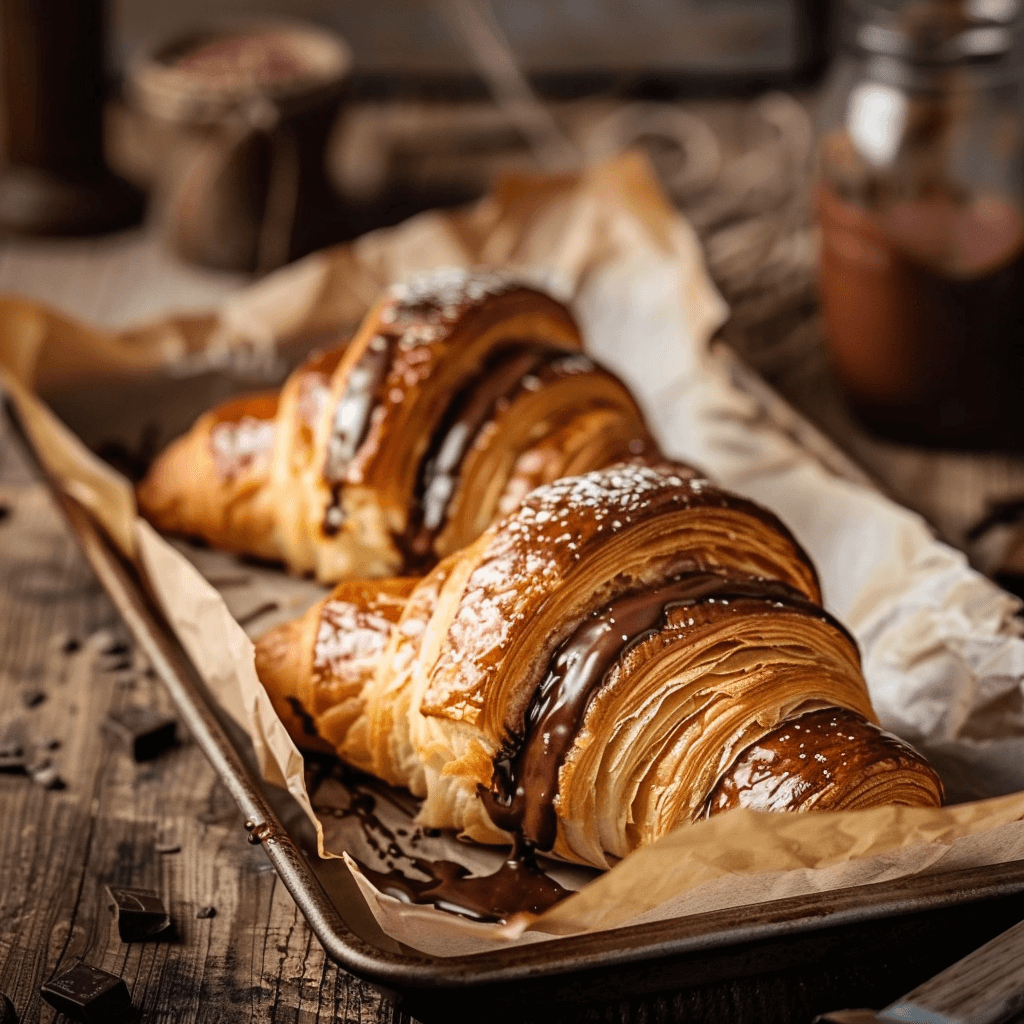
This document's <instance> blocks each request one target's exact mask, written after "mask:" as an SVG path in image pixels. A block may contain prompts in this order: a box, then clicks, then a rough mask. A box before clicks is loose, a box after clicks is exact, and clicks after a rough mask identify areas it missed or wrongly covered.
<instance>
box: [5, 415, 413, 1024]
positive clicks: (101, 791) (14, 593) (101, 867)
mask: <svg viewBox="0 0 1024 1024" xmlns="http://www.w3.org/2000/svg"><path fill="white" fill-rule="evenodd" d="M0 506H3V507H5V508H7V509H8V513H7V515H6V516H4V517H3V519H2V520H0V732H2V731H3V730H5V729H6V728H9V727H10V726H11V724H12V722H15V721H17V722H19V723H21V724H22V727H23V728H24V731H25V734H26V736H27V738H28V740H29V742H30V743H32V744H34V746H35V748H36V750H35V754H36V756H39V757H43V756H45V757H48V758H50V759H51V760H52V761H53V763H54V765H55V767H56V768H57V769H58V771H59V773H60V776H61V777H62V779H63V780H64V782H65V784H66V788H64V789H62V790H47V789H44V788H42V787H41V786H39V785H37V784H36V783H34V782H33V781H32V780H31V779H30V777H28V776H26V775H8V774H0V822H2V826H3V827H2V828H0V991H2V992H5V993H6V994H7V995H8V996H9V997H10V998H11V1000H12V1002H13V1003H14V1005H15V1008H16V1009H17V1011H18V1012H19V1014H20V1017H21V1020H22V1021H23V1022H26V1024H32V1022H35V1021H42V1022H44V1024H45V1022H49V1021H52V1020H54V1019H55V1014H54V1012H53V1011H52V1010H51V1009H50V1008H49V1007H48V1006H46V1005H45V1004H44V1003H42V1002H41V1000H40V997H39V986H40V984H41V983H42V982H43V981H45V980H46V979H47V978H49V977H50V976H51V975H52V974H54V973H55V972H56V971H57V970H58V968H60V967H67V966H70V965H71V964H72V963H73V962H74V960H75V958H78V957H81V958H84V959H85V960H86V961H88V962H89V963H92V964H95V965H96V966H98V967H101V968H103V969H105V970H108V971H111V972H113V973H115V974H119V975H121V976H122V977H124V979H125V981H126V982H127V984H128V987H129V989H130V990H131V992H132V995H133V998H134V1000H135V1002H136V1004H137V1005H139V1006H141V1007H142V1008H143V1010H144V1017H143V1019H144V1020H146V1021H153V1022H163V1021H166V1022H174V1024H192V1022H211V1024H213V1022H218V1024H220V1022H224V1024H233V1022H236V1021H237V1022H242V1021H254V1022H255V1021H259V1022H264V1021H265V1022H278V1021H282V1022H283V1021H288V1022H296V1024H299V1022H301V1024H313V1022H317V1024H320V1022H327V1021H344V1022H352V1024H371V1022H373V1024H384V1022H389V1024H399V1022H402V1024H405V1022H408V1021H410V1018H409V1017H407V1016H406V1015H405V1014H402V1013H400V1012H398V1011H397V1010H395V1009H394V1008H393V1007H392V1006H391V1005H390V1004H389V1003H388V1002H386V1001H385V1000H384V999H382V997H381V996H380V995H379V994H377V993H376V992H375V991H374V990H373V989H371V988H370V987H369V986H368V985H365V984H363V983H361V982H359V981H357V980H356V979H354V978H352V977H351V976H349V975H347V974H346V973H345V972H343V971H341V970H339V969H338V968H336V967H335V966H334V965H333V964H331V963H329V962H328V961H327V960H326V958H325V956H324V953H323V950H322V949H321V948H320V946H319V943H318V942H317V940H316V939H315V938H314V937H313V936H312V934H311V933H310V931H309V929H308V928H307V927H306V924H305V921H304V920H303V919H302V917H301V916H300V915H299V912H298V911H297V909H296V907H295V905H294V903H293V902H292V900H291V897H290V896H289V895H288V894H287V892H285V891H284V889H283V888H282V886H281V885H280V883H279V882H278V880H277V876H276V874H275V873H274V872H273V871H272V870H271V868H270V864H269V862H268V861H267V859H266V857H265V855H264V854H263V852H262V851H261V850H260V849H258V848H254V847H251V846H249V845H248V844H247V843H246V842H245V839H244V830H243V827H242V821H241V817H240V815H239V813H238V811H237V809H236V808H235V806H234V804H233V802H232V801H231V799H230V797H229V796H228V795H227V794H226V793H225V792H224V791H223V789H222V788H221V786H220V784H219V782H218V781H217V779H216V776H215V775H214V773H213V771H212V769H211V768H210V767H209V766H208V765H207V763H206V761H205V759H204V758H203V756H202V754H201V753H200V752H199V750H198V748H196V747H195V746H194V745H192V744H191V743H190V742H189V741H188V738H187V737H184V738H183V739H182V742H181V743H180V744H179V745H178V746H177V747H176V748H174V749H172V750H170V751H168V752H166V753H165V754H163V755H161V756H160V757H159V758H157V759H156V760H154V761H151V762H148V763H143V764H136V763H135V762H134V761H133V760H132V759H131V757H130V755H129V754H128V753H127V752H126V751H125V750H123V749H121V748H120V747H119V746H117V745H116V744H115V743H114V742H113V741H112V740H111V739H110V738H109V737H108V736H107V735H106V734H105V733H104V732H103V730H102V723H103V720H104V718H105V716H106V714H107V713H108V711H110V710H111V709H115V708H119V707H123V706H124V705H126V704H131V703H145V704H152V705H154V706H157V707H159V708H161V709H162V710H166V711H170V705H169V702H168V699H167V697H166V695H165V694H164V692H163V690H162V687H161V685H160V684H159V683H158V682H157V680H155V679H153V678H151V677H150V676H148V675H147V673H146V666H145V665H143V664H141V663H140V660H139V657H138V655H137V654H136V653H135V652H134V651H132V649H131V647H130V646H128V647H127V652H126V653H124V652H122V651H121V648H120V645H121V644H127V638H126V636H125V635H124V633H123V632H122V630H121V629H120V627H119V624H118V622H117V619H116V616H115V614H114V612H113V609H112V608H111V607H110V605H109V603H108V602H107V599H106V597H105V596H104V595H103V593H102V592H101V591H100V589H99V587H98V585H97V584H96V582H95V580H94V579H93V577H92V575H91V573H90V571H89V569H88V567H87V566H86V565H85V564H84V562H83V561H82V559H81V557H80V556H79V554H78V551H77V548H76V547H75V545H74V542H73V541H72V539H71V538H70V537H69V536H68V534H67V532H66V530H65V528H64V526H63V523H62V522H61V520H60V519H59V518H58V515H57V513H56V511H55V509H54V508H53V506H52V504H51V501H50V498H49V496H48V495H47V493H46V491H45V489H44V488H43V486H42V485H41V484H40V483H39V482H38V481H36V480H34V479H33V476H32V474H31V472H30V471H29V469H28V467H27V466H26V465H25V463H24V461H23V459H22V458H21V457H20V456H19V454H18V451H17V448H16V446H15V445H14V444H13V441H12V439H11V438H10V436H9V433H8V428H7V426H6V424H4V426H3V427H0ZM75 643H77V644H79V646H78V647H77V649H75V650H71V649H70V648H72V647H74V646H75ZM111 650H113V652H114V653H104V652H105V651H111ZM30 690H37V691H40V692H42V693H44V694H45V699H44V700H43V701H42V702H41V703H39V704H37V705H36V706H35V707H27V706H26V704H25V703H24V701H23V699H22V693H23V692H27V691H30ZM50 744H57V746H56V747H55V749H53V750H44V749H42V748H43V747H44V746H47V745H50ZM175 848H177V849H175ZM159 849H164V850H167V851H168V852H164V853H161V852H158V850H159ZM172 851H173V852H172ZM108 883H117V884H122V885H133V886H141V887H145V888H153V889H156V890H157V891H158V892H160V893H161V894H162V896H163V897H164V900H165V901H166V903H167V905H168V907H169V909H170V911H171V914H172V917H173V919H174V922H175V925H176V928H177V932H178V937H177V939H176V940H175V941H172V942H153V943H136V944H132V945H126V944H124V943H122V942H121V941H120V940H119V938H118V936H117V930H116V927H115V926H114V918H113V914H112V913H111V911H110V910H109V908H108V907H107V905H106V895H105V893H104V891H103V887H104V885H106V884H108ZM208 906H212V907H214V908H215V909H216V916H214V917H212V918H205V919H200V918H197V916H196V915H197V913H198V912H199V910H200V909H201V908H203V907H208ZM61 1019H63V1018H61Z"/></svg>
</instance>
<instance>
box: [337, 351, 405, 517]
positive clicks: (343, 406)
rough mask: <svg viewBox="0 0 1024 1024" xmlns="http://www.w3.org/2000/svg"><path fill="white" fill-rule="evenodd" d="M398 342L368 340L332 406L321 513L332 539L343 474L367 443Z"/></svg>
mask: <svg viewBox="0 0 1024 1024" xmlns="http://www.w3.org/2000/svg"><path fill="white" fill-rule="evenodd" d="M396 341H397V339H396V338H395V337H394V336H393V335H383V334H378V335H376V336H375V337H374V338H373V339H371V341H370V343H369V345H367V347H366V351H365V352H363V354H362V355H361V356H360V357H359V359H358V361H357V362H356V364H355V366H353V367H352V371H351V372H350V373H349V375H348V380H347V381H346V383H345V390H344V392H343V393H342V395H341V398H340V399H339V400H338V404H337V405H336V406H335V407H334V418H333V420H332V422H331V433H330V437H329V438H328V439H327V458H326V460H325V462H324V469H323V474H324V479H325V480H327V482H328V483H329V484H330V485H331V500H330V502H329V503H328V506H327V510H326V511H325V512H324V521H323V525H322V529H323V532H324V534H325V535H326V536H328V537H333V536H334V535H335V534H336V533H337V532H338V530H340V529H341V525H342V523H343V522H344V512H343V511H342V507H341V490H342V484H343V482H344V479H345V473H346V472H347V471H348V467H349V465H350V464H351V462H352V459H353V458H355V454H356V452H357V451H358V450H359V446H360V445H361V444H362V443H363V441H365V440H366V435H367V433H368V432H369V429H370V417H371V416H372V414H373V410H374V407H375V406H376V405H377V402H378V400H379V398H380V393H381V389H382V387H383V386H384V382H385V380H386V379H387V375H388V367H389V366H390V364H391V354H392V352H393V350H394V347H395V344H396Z"/></svg>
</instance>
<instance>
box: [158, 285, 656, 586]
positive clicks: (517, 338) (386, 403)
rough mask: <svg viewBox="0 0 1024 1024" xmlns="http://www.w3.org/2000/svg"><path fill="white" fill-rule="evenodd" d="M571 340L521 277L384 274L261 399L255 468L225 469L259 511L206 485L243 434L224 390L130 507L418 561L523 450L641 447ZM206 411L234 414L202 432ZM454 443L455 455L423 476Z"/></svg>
mask: <svg viewBox="0 0 1024 1024" xmlns="http://www.w3.org/2000/svg"><path fill="white" fill-rule="evenodd" d="M580 345H581V340H580V336H579V332H578V330H577V328H576V325H575V323H574V322H573V320H572V317H571V315H570V314H569V312H568V311H567V310H566V309H565V307H564V306H562V305H561V304H560V303H558V302H556V301H555V300H553V299H551V298H550V297H548V296H546V295H544V294H543V293H541V292H538V291H536V290H534V289H532V288H528V287H525V286H523V285H521V284H517V283H515V282H513V281H511V280H509V279H507V278H505V277H503V276H501V275H496V274H491V273H486V272H464V271H443V272H434V273H432V274H429V275H425V276H422V277H421V278H418V279H414V280H413V281H412V282H410V283H407V284H405V285H399V286H395V287H394V288H392V289H390V290H389V291H388V292H387V293H386V294H385V296H384V297H383V298H382V299H381V300H380V302H378V304H377V305H376V306H375V307H374V309H373V310H371V312H370V313H369V314H368V316H367V318H366V320H365V321H364V323H363V324H362V326H361V327H360V329H359V331H358V332H357V334H356V335H355V337H354V338H353V339H352V341H351V342H350V343H349V344H348V345H347V346H339V347H337V348H335V349H332V350H328V351H326V352H323V353H319V354H318V355H316V356H314V357H313V358H311V359H310V360H308V361H307V362H306V363H305V364H304V365H303V366H301V367H299V368H298V369H297V370H296V371H295V372H294V373H292V374H291V375H290V377H289V378H288V380H287V381H286V383H285V385H284V387H283V389H282V391H281V395H280V399H279V401H278V402H277V403H276V406H275V407H274V409H273V410H271V411H270V412H268V413H265V414H264V413H261V417H262V418H261V419H260V420H259V424H260V430H259V431H257V432H255V433H258V435H259V437H260V438H261V439H262V440H263V441H265V442H266V444H267V445H268V446H270V447H268V448H267V450H266V451H265V452H264V453H263V454H264V455H265V456H266V458H262V457H261V459H260V460H259V461H260V466H259V467H258V468H259V472H255V471H253V472H249V469H248V467H245V466H239V467H237V469H238V470H239V472H236V471H234V470H231V471H230V472H229V474H228V475H230V476H231V478H232V480H234V481H236V485H235V488H236V489H241V491H242V492H243V493H244V495H245V496H246V497H247V498H248V497H249V496H250V495H251V496H252V499H253V500H252V502H250V504H251V505H252V507H253V508H254V509H258V510H259V512H260V515H259V516H258V517H256V518H253V517H252V516H248V515H239V514H229V513H228V512H227V511H226V510H225V508H224V506H225V504H226V503H227V502H230V501H234V499H235V497H236V496H235V494H234V491H233V490H232V489H231V488H226V487H224V486H222V485H219V484H218V483H217V480H218V479H222V478H223V477H224V476H225V474H224V473H220V475H219V476H218V471H217V465H216V464H220V465H222V466H223V465H225V464H227V462H229V461H230V459H231V458H232V457H233V455H234V453H233V450H232V448H231V443H230V442H231V441H232V439H233V438H234V437H235V436H236V435H237V436H238V437H241V438H243V439H247V438H249V435H250V434H253V433H254V431H253V430H251V429H248V428H249V427H251V426H252V423H253V422H254V421H253V420H252V418H251V415H250V414H248V413H245V412H244V411H242V410H241V408H240V407H239V406H238V404H237V403H231V404H229V405H228V406H225V407H223V408H222V409H221V410H218V411H216V412H215V413H213V414H211V416H212V419H210V418H208V417H204V418H203V419H201V420H200V421H199V422H198V423H197V424H196V426H195V427H194V428H193V430H192V431H191V432H190V433H189V434H188V435H186V437H185V438H183V439H181V440H180V441H178V442H176V443H175V444H174V445H172V447H171V448H170V449H168V451H167V452H165V453H164V454H163V455H162V456H161V457H160V458H159V459H158V460H157V462H156V463H155V464H154V466H153V467H152V469H151V472H150V474H149V476H148V477H147V479H146V480H145V481H144V482H143V484H142V486H141V487H140V489H139V500H140V506H141V507H142V510H143V512H144V514H145V515H147V516H148V517H150V518H151V519H152V520H153V522H154V524H155V525H157V526H158V528H160V529H163V530H169V531H174V532H180V533H186V534H192V535H198V536H202V537H204V538H205V539H207V540H208V541H210V542H211V543H213V544H216V545H217V546H223V547H226V548H228V549H230V550H234V551H241V552H250V553H254V554H258V555H260V556H262V557H266V558H275V559H280V560H282V561H283V562H285V564H286V565H287V566H288V567H289V568H290V569H291V570H292V571H294V572H299V573H307V572H312V573H314V574H315V575H316V576H317V577H318V578H319V579H321V580H323V581H325V582H335V581H337V580H339V579H351V578H359V577H386V576H389V575H397V574H400V573H403V572H412V571H416V572H422V571H425V570H426V569H428V568H429V567H430V566H431V565H432V564H434V563H435V562H436V561H437V559H438V558H440V557H444V556H445V555H446V554H448V553H450V552H451V551H454V550H457V549H458V548H460V547H462V546H463V545H465V544H466V543H468V542H469V541H471V540H472V539H473V538H474V537H476V536H477V535H479V533H480V532H481V530H483V529H484V528H486V526H487V525H488V524H489V522H490V521H491V519H492V518H493V517H494V515H496V514H498V513H499V508H500V506H501V505H502V504H503V501H504V505H505V506H507V505H508V504H509V502H510V501H511V498H510V497H509V495H508V494H506V492H507V491H508V490H509V486H511V488H512V491H517V492H522V489H523V486H524V484H525V483H526V482H527V481H526V479H525V476H524V475H523V474H522V473H521V469H522V465H521V460H522V458H523V457H528V456H529V455H530V453H531V452H532V451H534V450H536V451H538V459H539V460H540V462H541V463H543V466H542V468H541V471H540V473H539V474H538V473H536V472H535V473H534V476H535V477H539V478H542V479H550V478H551V476H552V474H556V473H561V472H575V471H581V470H584V469H591V468H596V467H599V466H600V465H604V464H606V462H607V460H608V459H610V458H612V459H617V458H619V457H621V456H622V455H623V454H625V453H629V454H634V453H636V452H637V451H643V452H649V451H652V450H653V448H654V444H653V441H651V439H650V436H649V434H648V432H647V429H646V427H645V426H644V423H643V418H642V416H641V414H640V411H639V410H638V409H637V407H636V403H635V402H634V401H633V399H632V397H631V396H630V394H629V392H628V390H627V389H626V388H625V386H624V385H623V384H622V383H621V382H620V381H618V380H617V379H616V378H615V377H614V376H613V375H611V374H610V373H608V372H607V371H605V370H602V369H600V368H599V367H596V366H595V365H594V364H593V363H591V362H590V361H589V360H588V359H586V357H584V356H582V355H581V354H579V351H578V350H579V348H580ZM502 382H504V383H502ZM218 417H220V420H221V421H222V422H227V421H230V422H231V423H232V424H234V425H233V426H231V427H228V426H222V427H221V428H220V430H219V432H216V433H212V434H211V430H213V429H214V428H213V422H214V421H215V420H217V419H218ZM584 430H590V431H592V435H591V436H584V435H583V432H584ZM460 432H461V433H460ZM204 435H205V436H204ZM211 440H212V441H213V442H217V443H215V444H214V447H213V448H212V449H211V451H212V454H213V455H214V457H215V458H214V461H213V462H211V460H210V459H209V458H207V457H206V455H207V454H208V453H207V448H208V447H209V443H208V442H210V441H211ZM225 441H226V442H228V443H227V444H226V445H225V444H224V442H225ZM453 441H454V442H457V443H456V445H455V448H456V449H457V450H458V452H459V453H460V454H459V455H458V457H457V458H455V459H454V462H453V463H452V464H451V465H449V466H446V467H445V471H444V473H443V474H441V478H440V479H431V478H430V474H431V473H432V472H433V469H434V467H435V465H436V460H437V457H438V455H439V454H446V456H449V457H450V456H451V451H452V447H451V442H453ZM218 444H219V445H220V447H218ZM221 448H224V449H225V450H224V451H221ZM449 461H451V460H449ZM527 461H528V460H527ZM534 461H535V462H536V461H537V460H534ZM215 463H216V464H215ZM516 473H520V476H519V478H518V479H517V480H515V481H511V482H510V481H509V479H508V478H509V476H510V474H516ZM526 476H529V474H528V473H527V474H526ZM243 478H244V479H243ZM250 478H251V479H250ZM257 490H258V491H260V492H263V491H265V492H266V493H259V494H257V493H256V492H257ZM438 495H442V496H443V497H440V498H439V497H438ZM428 499H429V500H432V501H433V503H434V507H433V510H432V511H430V509H429V508H428ZM439 502H440V504H438V503H439ZM428 512H429V514H428ZM427 520H430V521H429V522H427Z"/></svg>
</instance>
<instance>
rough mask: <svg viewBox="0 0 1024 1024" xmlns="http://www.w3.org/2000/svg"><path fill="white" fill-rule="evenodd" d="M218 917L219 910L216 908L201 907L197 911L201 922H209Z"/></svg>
mask: <svg viewBox="0 0 1024 1024" xmlns="http://www.w3.org/2000/svg"><path fill="white" fill-rule="evenodd" d="M216 916H217V908H216V907H200V908H199V909H198V910H197V911H196V917H197V918H198V919H199V920H200V921H208V920H209V919H210V918H211V917H216Z"/></svg>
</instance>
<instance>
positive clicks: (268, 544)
mask: <svg viewBox="0 0 1024 1024" xmlns="http://www.w3.org/2000/svg"><path fill="white" fill-rule="evenodd" d="M277 405H278V396H277V395H276V394H273V393H264V394H256V395H249V396H246V397H244V398H238V399H234V400H232V401H230V402H225V403H224V404H223V405H221V406H218V407H217V408H216V409H214V410H212V411H211V412H208V413H206V414H205V415H204V416H202V417H200V419H199V420H198V421H197V422H196V424H195V426H194V427H193V428H192V430H191V431H189V433H187V434H186V435H184V436H183V437H181V438H178V440H177V441H175V442H174V443H173V444H172V445H171V446H170V447H169V448H168V449H167V450H166V451H165V452H164V453H163V455H162V456H161V457H160V459H159V460H158V461H157V462H156V463H155V464H154V466H153V468H152V469H151V471H150V472H149V474H147V476H146V478H145V479H144V480H143V481H142V483H140V484H139V487H138V489H137V492H136V494H137V498H138V502H139V508H140V511H141V512H142V513H143V515H145V516H146V518H147V519H149V521H150V522H152V523H153V525H154V526H156V527H157V528H158V529H160V530H164V531H166V532H169V533H181V534H186V535H189V536H198V537H202V538H203V539H204V540H207V541H209V542H210V543H211V544H214V545H215V546H217V547H223V548H225V549H227V550H229V551H239V552H246V553H250V554H254V555H257V556H259V557H261V558H268V559H277V558H280V557H281V551H280V548H279V546H278V544H277V538H276V534H275V525H274V524H275V519H276V516H275V513H274V509H273V505H272V503H271V502H270V501H268V500H267V498H268V495H267V494H266V482H267V479H268V477H269V473H270V463H271V458H272V453H273V447H274V441H275V436H276V419H275V416H276V412H277Z"/></svg>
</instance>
